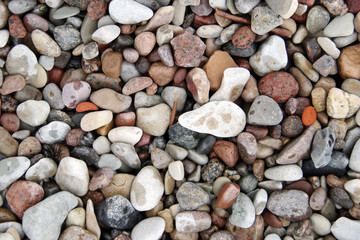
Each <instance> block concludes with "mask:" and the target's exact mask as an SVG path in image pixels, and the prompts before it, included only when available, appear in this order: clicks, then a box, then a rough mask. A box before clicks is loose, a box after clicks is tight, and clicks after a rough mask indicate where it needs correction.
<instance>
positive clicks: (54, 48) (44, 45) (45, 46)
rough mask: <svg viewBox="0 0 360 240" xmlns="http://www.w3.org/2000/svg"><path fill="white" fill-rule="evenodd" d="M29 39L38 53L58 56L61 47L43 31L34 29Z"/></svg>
mask: <svg viewBox="0 0 360 240" xmlns="http://www.w3.org/2000/svg"><path fill="white" fill-rule="evenodd" d="M31 40H32V42H33V44H34V46H35V48H36V50H37V51H38V52H39V53H40V54H44V55H46V56H49V57H59V56H60V54H61V49H60V47H59V45H58V44H57V43H56V42H55V41H54V40H53V39H52V38H51V37H50V36H49V35H48V34H47V33H45V32H43V31H41V30H39V29H35V30H34V31H32V33H31Z"/></svg>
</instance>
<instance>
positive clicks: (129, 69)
mask: <svg viewBox="0 0 360 240" xmlns="http://www.w3.org/2000/svg"><path fill="white" fill-rule="evenodd" d="M120 36H121V35H120ZM140 75H141V73H140V72H139V70H138V69H137V68H136V66H135V64H133V63H129V62H127V61H123V63H122V65H121V74H120V77H121V79H122V80H123V81H124V82H128V81H129V80H130V79H132V78H135V77H140Z"/></svg>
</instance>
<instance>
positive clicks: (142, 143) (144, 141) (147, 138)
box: [135, 132, 151, 148]
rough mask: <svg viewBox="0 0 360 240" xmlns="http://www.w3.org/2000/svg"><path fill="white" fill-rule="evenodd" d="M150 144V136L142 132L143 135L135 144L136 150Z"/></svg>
mask: <svg viewBox="0 0 360 240" xmlns="http://www.w3.org/2000/svg"><path fill="white" fill-rule="evenodd" d="M150 143H151V135H150V134H147V133H146V132H143V135H142V136H141V138H140V140H139V141H138V142H137V143H136V144H135V147H136V148H139V147H142V146H146V145H149V144H150Z"/></svg>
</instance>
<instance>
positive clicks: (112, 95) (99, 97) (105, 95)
mask: <svg viewBox="0 0 360 240" xmlns="http://www.w3.org/2000/svg"><path fill="white" fill-rule="evenodd" d="M90 101H91V102H93V103H94V104H95V105H97V106H98V107H100V108H103V109H106V110H111V111H112V112H113V113H120V112H123V111H125V110H126V109H128V108H129V107H130V105H131V102H132V98H131V97H130V96H125V95H123V94H121V93H118V92H116V91H114V90H112V89H110V88H102V89H100V90H97V91H95V92H92V93H91V95H90Z"/></svg>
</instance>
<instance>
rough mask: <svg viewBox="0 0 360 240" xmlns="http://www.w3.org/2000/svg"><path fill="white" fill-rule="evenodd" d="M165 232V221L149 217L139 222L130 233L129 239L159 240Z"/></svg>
mask: <svg viewBox="0 0 360 240" xmlns="http://www.w3.org/2000/svg"><path fill="white" fill-rule="evenodd" d="M164 230H165V220H164V219H163V218H161V217H151V218H147V219H144V220H142V221H140V222H139V223H138V224H136V225H135V227H134V228H133V229H132V231H131V239H133V240H142V239H144V238H148V239H159V238H160V237H161V236H162V234H163V232H164Z"/></svg>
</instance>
